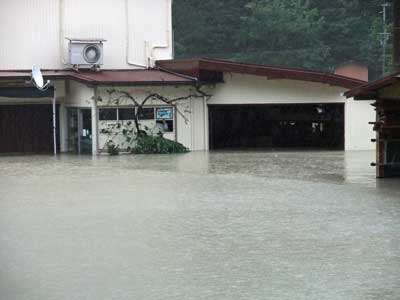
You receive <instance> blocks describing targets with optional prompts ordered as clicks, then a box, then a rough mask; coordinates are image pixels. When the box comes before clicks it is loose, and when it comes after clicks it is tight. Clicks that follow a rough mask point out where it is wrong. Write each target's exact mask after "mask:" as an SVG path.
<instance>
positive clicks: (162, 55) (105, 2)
mask: <svg viewBox="0 0 400 300" xmlns="http://www.w3.org/2000/svg"><path fill="white" fill-rule="evenodd" d="M171 14H172V13H171V0H151V1H148V0H112V1H111V0H84V1H83V0H16V1H6V0H1V1H0V41H1V47H0V70H2V69H13V70H15V69H30V68H31V67H32V65H39V66H40V67H42V68H44V69H62V68H64V67H66V66H65V65H64V64H63V63H62V59H64V60H67V58H68V56H67V41H66V40H65V38H66V37H72V38H104V39H106V40H107V42H106V43H105V46H104V47H105V48H104V51H105V56H104V63H105V64H104V66H103V68H104V69H126V68H137V66H132V65H129V64H128V63H127V61H130V62H133V63H137V64H140V65H145V64H146V63H147V61H148V58H149V57H151V58H152V59H153V60H156V59H168V58H171V57H172V34H171V28H172V24H171ZM127 25H129V26H127ZM128 41H129V42H128ZM158 46H161V47H166V48H165V49H164V48H155V49H154V47H158ZM127 51H129V53H127Z"/></svg>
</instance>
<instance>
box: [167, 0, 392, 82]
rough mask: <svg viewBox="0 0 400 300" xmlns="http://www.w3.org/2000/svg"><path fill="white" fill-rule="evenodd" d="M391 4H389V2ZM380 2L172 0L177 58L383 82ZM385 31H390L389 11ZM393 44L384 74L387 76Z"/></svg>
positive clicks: (375, 0)
mask: <svg viewBox="0 0 400 300" xmlns="http://www.w3.org/2000/svg"><path fill="white" fill-rule="evenodd" d="M387 2H388V3H391V2H392V1H391V0H388V1H387ZM382 3H384V2H383V1H382V0H201V1H199V0H175V1H174V30H175V54H176V57H177V58H184V57H214V58H224V59H231V60H236V61H243V62H254V63H260V64H269V65H278V66H289V67H302V68H307V69H314V70H321V71H333V70H334V69H335V67H336V66H337V65H339V64H341V63H345V62H349V61H356V62H359V63H364V64H366V65H368V66H369V68H370V73H371V79H375V78H378V77H381V76H382V57H383V55H382V47H381V43H380V35H379V33H380V32H382V31H383V22H382V14H381V11H382V7H381V4H382ZM387 12H388V22H387V24H388V25H387V27H388V30H389V31H391V25H390V24H391V21H392V19H391V17H392V13H391V8H389V9H388V10H387ZM391 48H392V47H391V39H390V40H389V41H388V47H387V49H388V52H387V68H386V70H387V72H390V71H391V68H390V66H391V53H392V49H391Z"/></svg>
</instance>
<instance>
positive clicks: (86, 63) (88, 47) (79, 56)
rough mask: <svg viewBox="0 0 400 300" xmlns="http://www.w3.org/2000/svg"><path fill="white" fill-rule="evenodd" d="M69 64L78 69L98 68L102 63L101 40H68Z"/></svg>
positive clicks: (102, 50)
mask: <svg viewBox="0 0 400 300" xmlns="http://www.w3.org/2000/svg"><path fill="white" fill-rule="evenodd" d="M68 40H69V48H68V49H69V51H68V52H69V63H70V64H71V65H73V66H78V67H93V66H100V65H102V64H103V61H104V49H103V43H104V42H105V40H103V39H68Z"/></svg>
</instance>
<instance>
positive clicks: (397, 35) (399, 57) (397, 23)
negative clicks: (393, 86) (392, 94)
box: [393, 0, 400, 72]
mask: <svg viewBox="0 0 400 300" xmlns="http://www.w3.org/2000/svg"><path fill="white" fill-rule="evenodd" d="M393 21H394V24H393V25H394V26H393V27H394V28H393V65H394V68H395V70H396V71H397V72H400V0H393Z"/></svg>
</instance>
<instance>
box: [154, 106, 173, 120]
mask: <svg viewBox="0 0 400 300" xmlns="http://www.w3.org/2000/svg"><path fill="white" fill-rule="evenodd" d="M173 118H174V114H173V109H172V107H162V108H157V120H172V119H173Z"/></svg>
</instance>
